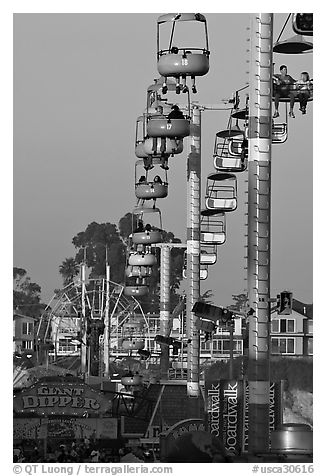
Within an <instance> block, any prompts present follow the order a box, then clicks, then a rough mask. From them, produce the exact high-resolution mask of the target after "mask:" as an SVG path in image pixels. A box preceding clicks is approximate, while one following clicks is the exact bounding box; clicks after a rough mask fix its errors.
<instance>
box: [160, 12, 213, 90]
mask: <svg viewBox="0 0 326 476" xmlns="http://www.w3.org/2000/svg"><path fill="white" fill-rule="evenodd" d="M188 22H189V25H188ZM196 25H197V26H203V27H204V31H202V32H198V31H197V33H201V35H200V36H201V40H200V41H201V43H202V44H203V45H202V47H195V48H193V47H189V46H186V45H185V44H184V42H185V41H189V40H188V39H187V37H189V33H191V35H192V36H193V37H195V28H194V27H195V26H196ZM184 26H188V34H187V36H185V35H184V33H185V28H183V27H184ZM163 30H165V31H164V32H163ZM164 33H165V35H164ZM193 41H194V40H193ZM165 42H166V44H165V45H164V46H163V43H165ZM157 69H158V72H159V73H160V74H161V75H162V76H163V77H164V78H165V80H166V81H167V78H168V77H174V78H176V80H177V89H176V93H177V94H178V93H180V91H181V90H183V91H184V90H185V91H187V90H188V87H187V85H186V78H187V77H189V76H190V77H191V79H192V91H193V92H194V93H195V92H197V89H196V84H195V77H196V76H204V75H205V74H207V73H208V71H209V49H208V33H207V23H206V18H205V16H204V15H202V14H200V13H168V14H165V15H161V16H160V17H159V18H158V20H157ZM167 90H168V85H167V82H165V83H164V86H163V90H162V92H163V94H164V93H166V92H167Z"/></svg>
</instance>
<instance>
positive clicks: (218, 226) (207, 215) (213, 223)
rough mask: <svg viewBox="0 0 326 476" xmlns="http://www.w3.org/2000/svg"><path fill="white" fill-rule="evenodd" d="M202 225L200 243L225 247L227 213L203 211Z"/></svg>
mask: <svg viewBox="0 0 326 476" xmlns="http://www.w3.org/2000/svg"><path fill="white" fill-rule="evenodd" d="M200 214H201V223H200V242H201V243H203V244H213V245H223V244H224V243H225V240H226V219H225V213H223V212H222V213H221V212H217V211H215V210H202V211H201V212H200Z"/></svg>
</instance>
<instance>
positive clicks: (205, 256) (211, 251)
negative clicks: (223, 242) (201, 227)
mask: <svg viewBox="0 0 326 476" xmlns="http://www.w3.org/2000/svg"><path fill="white" fill-rule="evenodd" d="M216 261H217V245H216V244H206V243H203V242H201V244H200V264H201V265H205V264H206V265H212V264H215V263H216Z"/></svg>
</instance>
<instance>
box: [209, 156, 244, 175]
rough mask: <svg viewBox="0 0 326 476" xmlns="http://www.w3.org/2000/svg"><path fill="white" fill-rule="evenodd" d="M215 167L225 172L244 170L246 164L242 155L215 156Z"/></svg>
mask: <svg viewBox="0 0 326 476" xmlns="http://www.w3.org/2000/svg"><path fill="white" fill-rule="evenodd" d="M214 167H215V168H216V169H217V170H218V171H223V172H243V171H244V170H245V169H246V164H245V163H244V161H242V160H241V158H240V157H215V158H214Z"/></svg>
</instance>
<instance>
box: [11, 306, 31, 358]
mask: <svg viewBox="0 0 326 476" xmlns="http://www.w3.org/2000/svg"><path fill="white" fill-rule="evenodd" d="M35 323H36V319H35V318H34V317H31V316H24V315H22V314H18V313H14V316H13V341H14V348H13V351H14V352H18V353H19V354H21V353H22V352H24V351H26V350H34V339H35V332H36V325H35Z"/></svg>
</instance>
